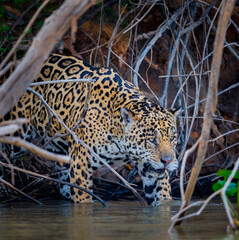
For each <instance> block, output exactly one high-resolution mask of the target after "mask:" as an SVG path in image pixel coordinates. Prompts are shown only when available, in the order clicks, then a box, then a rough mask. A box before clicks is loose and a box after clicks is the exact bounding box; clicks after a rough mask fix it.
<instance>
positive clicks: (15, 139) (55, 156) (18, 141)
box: [0, 137, 71, 163]
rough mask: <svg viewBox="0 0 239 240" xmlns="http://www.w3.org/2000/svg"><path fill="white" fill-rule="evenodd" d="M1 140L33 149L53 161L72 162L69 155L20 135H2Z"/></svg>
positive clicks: (32, 150) (33, 151) (37, 153)
mask: <svg viewBox="0 0 239 240" xmlns="http://www.w3.org/2000/svg"><path fill="white" fill-rule="evenodd" d="M0 142H2V143H6V144H12V145H15V146H18V147H24V148H26V149H27V150H29V151H31V152H32V153H35V154H36V155H38V156H41V157H44V158H47V159H49V160H52V161H57V162H60V163H70V160H71V158H70V157H69V156H65V155H60V154H56V153H51V152H49V151H46V150H44V149H42V148H40V147H37V146H36V145H34V144H32V143H29V142H27V141H25V140H23V139H21V138H19V137H0Z"/></svg>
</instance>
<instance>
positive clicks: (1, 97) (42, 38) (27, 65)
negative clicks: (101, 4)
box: [0, 0, 98, 117]
mask: <svg viewBox="0 0 239 240" xmlns="http://www.w3.org/2000/svg"><path fill="white" fill-rule="evenodd" d="M97 2H98V1H97V0H66V1H65V2H64V3H63V4H62V6H61V7H60V8H59V9H58V10H57V11H55V12H54V13H53V14H52V15H51V16H50V17H49V18H47V19H46V20H45V22H44V25H43V26H42V28H41V30H40V32H39V33H38V34H37V36H36V37H35V38H34V41H33V43H32V45H31V47H30V49H29V50H28V51H27V53H26V55H25V57H24V59H23V61H22V62H21V63H20V64H19V65H18V66H17V68H16V69H15V71H14V72H13V73H12V75H11V76H10V77H9V78H8V80H7V81H6V82H4V83H3V84H2V86H1V88H0V117H3V116H4V115H5V114H6V113H7V112H8V111H9V110H10V108H11V107H12V106H13V105H14V104H15V103H16V101H17V100H18V99H19V98H20V97H21V96H22V94H23V93H24V91H25V89H26V88H27V85H28V84H29V83H30V82H32V81H33V79H34V78H35V77H36V76H37V74H38V72H39V71H40V68H41V65H42V63H43V62H44V60H46V59H47V57H48V55H49V53H50V52H51V50H52V49H53V47H54V45H55V44H56V43H57V42H58V41H59V40H60V38H61V37H62V35H63V34H64V33H65V32H66V31H67V29H68V28H69V27H70V26H71V19H72V18H73V17H76V18H79V17H80V16H81V15H82V14H83V13H84V12H85V11H86V10H87V9H88V8H90V7H91V6H92V5H94V4H96V3H97Z"/></svg>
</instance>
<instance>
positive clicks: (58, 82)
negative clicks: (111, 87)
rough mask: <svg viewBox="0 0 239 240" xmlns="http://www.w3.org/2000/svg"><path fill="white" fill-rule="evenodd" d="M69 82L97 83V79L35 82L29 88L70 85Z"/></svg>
mask: <svg viewBox="0 0 239 240" xmlns="http://www.w3.org/2000/svg"><path fill="white" fill-rule="evenodd" d="M69 82H81V83H83V82H95V79H91V78H80V79H59V80H55V81H53V80H52V81H44V82H34V83H30V84H29V87H33V86H38V85H47V84H61V83H69Z"/></svg>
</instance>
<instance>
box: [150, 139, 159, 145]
mask: <svg viewBox="0 0 239 240" xmlns="http://www.w3.org/2000/svg"><path fill="white" fill-rule="evenodd" d="M148 142H149V143H150V144H151V145H153V146H156V145H157V143H158V141H157V139H156V138H149V139H148Z"/></svg>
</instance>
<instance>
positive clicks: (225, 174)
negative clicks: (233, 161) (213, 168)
mask: <svg viewBox="0 0 239 240" xmlns="http://www.w3.org/2000/svg"><path fill="white" fill-rule="evenodd" d="M231 173H232V171H231V170H219V171H217V173H216V175H217V176H220V177H224V180H225V179H227V178H228V177H229V176H230V174H231ZM233 178H234V179H238V180H239V171H237V172H236V174H235V176H234V177H233Z"/></svg>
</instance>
